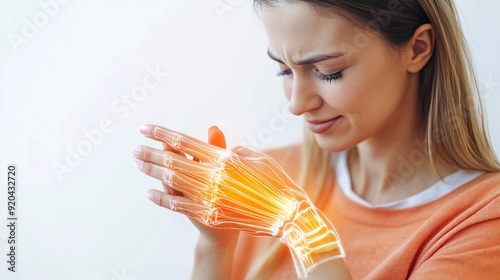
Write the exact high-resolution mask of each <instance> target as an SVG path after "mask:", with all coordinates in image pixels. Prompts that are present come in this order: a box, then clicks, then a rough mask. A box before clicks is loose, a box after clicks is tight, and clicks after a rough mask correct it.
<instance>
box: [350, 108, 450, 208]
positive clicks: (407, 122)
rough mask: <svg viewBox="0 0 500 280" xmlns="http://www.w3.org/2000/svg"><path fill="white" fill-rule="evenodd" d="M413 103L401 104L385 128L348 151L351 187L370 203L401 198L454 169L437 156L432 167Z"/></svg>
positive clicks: (438, 179)
mask: <svg viewBox="0 0 500 280" xmlns="http://www.w3.org/2000/svg"><path fill="white" fill-rule="evenodd" d="M413 104H417V102H414V103H413ZM414 107H415V108H412V107H411V106H402V108H404V110H400V112H397V114H395V115H394V116H393V117H392V119H391V120H390V121H389V122H388V123H389V125H387V126H386V128H385V129H381V130H380V131H379V132H378V133H377V134H376V135H374V136H372V137H370V138H369V139H367V140H365V141H363V142H361V143H360V144H358V145H357V146H356V147H355V148H353V149H351V150H350V151H349V154H348V166H349V170H350V175H351V182H352V188H353V190H354V192H355V193H357V194H358V195H359V196H361V197H362V198H364V199H365V200H367V201H369V202H371V203H374V204H380V203H387V202H392V201H396V200H399V199H404V198H406V197H409V196H411V195H414V194H416V193H419V192H421V191H423V190H425V189H427V188H429V187H430V186H432V185H433V184H435V183H436V182H438V181H440V180H441V179H442V178H444V177H446V176H447V175H449V174H451V173H453V172H454V171H456V170H454V169H453V168H451V167H450V166H449V165H448V164H446V163H445V162H444V161H442V160H440V159H439V158H434V161H435V167H436V171H437V172H435V171H434V170H433V169H432V168H431V166H430V164H429V162H428V160H426V150H425V145H424V141H423V135H424V133H423V131H422V129H421V125H420V121H419V120H418V117H416V116H418V111H417V110H418V109H417V106H414Z"/></svg>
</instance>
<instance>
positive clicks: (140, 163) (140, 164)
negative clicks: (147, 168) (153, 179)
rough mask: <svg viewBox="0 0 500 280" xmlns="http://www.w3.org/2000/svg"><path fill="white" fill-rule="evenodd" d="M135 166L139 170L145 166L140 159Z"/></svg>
mask: <svg viewBox="0 0 500 280" xmlns="http://www.w3.org/2000/svg"><path fill="white" fill-rule="evenodd" d="M135 166H136V167H137V168H139V169H141V170H142V167H143V166H144V161H142V160H140V159H136V160H135Z"/></svg>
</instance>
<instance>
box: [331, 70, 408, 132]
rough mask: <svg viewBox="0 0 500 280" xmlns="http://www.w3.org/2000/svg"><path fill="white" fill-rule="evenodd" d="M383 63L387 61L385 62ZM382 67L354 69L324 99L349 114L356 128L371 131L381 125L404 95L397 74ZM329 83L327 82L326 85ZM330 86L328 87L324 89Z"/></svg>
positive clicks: (351, 122) (350, 120)
mask: <svg viewBox="0 0 500 280" xmlns="http://www.w3.org/2000/svg"><path fill="white" fill-rule="evenodd" d="M382 65H383V64H382ZM384 69H386V67H385V66H383V67H380V69H352V71H351V73H347V72H346V75H345V77H344V78H345V79H344V78H343V79H341V80H339V81H338V82H337V86H336V87H335V89H334V90H332V88H331V85H330V94H325V95H324V96H325V97H324V100H325V101H327V102H328V103H329V104H330V106H331V107H333V108H335V109H337V110H338V111H339V112H340V113H341V114H343V115H345V116H346V117H347V118H348V120H349V123H350V124H351V125H352V126H354V128H355V130H360V131H364V132H367V133H368V132H369V131H371V130H372V129H376V127H378V126H380V125H381V124H382V123H383V122H384V120H386V119H387V118H388V117H389V116H390V115H391V114H392V112H393V111H394V110H396V109H397V104H398V103H399V101H398V100H400V98H401V89H399V85H397V84H396V83H395V80H396V79H397V78H396V77H395V76H394V75H393V74H396V73H387V72H386V71H384ZM325 87H326V86H325ZM326 91H327V89H326V88H324V89H323V92H326ZM363 134H364V133H363Z"/></svg>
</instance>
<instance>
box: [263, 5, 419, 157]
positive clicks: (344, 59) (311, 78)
mask: <svg viewBox="0 0 500 280" xmlns="http://www.w3.org/2000/svg"><path fill="white" fill-rule="evenodd" d="M262 16H263V21H264V25H265V28H266V31H267V35H268V40H269V55H270V57H271V58H273V59H274V60H276V61H278V63H279V66H280V70H281V71H280V75H282V76H283V77H282V78H283V84H284V90H285V93H286V96H287V98H288V99H289V101H290V104H289V109H290V111H291V112H292V113H293V114H296V115H303V116H304V118H305V120H306V121H307V125H308V126H309V129H311V131H312V132H313V133H314V135H315V137H316V140H317V142H318V144H319V146H320V147H321V148H323V149H326V150H329V151H341V150H346V149H350V148H352V147H353V146H355V145H357V144H358V143H360V142H362V141H364V140H367V139H379V140H382V141H379V142H383V139H384V138H387V137H388V136H389V137H390V135H391V134H390V133H389V131H394V129H395V127H394V126H401V122H402V121H405V120H406V121H407V120H408V116H409V113H410V114H413V115H414V114H415V112H414V110H415V108H414V107H415V103H416V102H415V96H416V94H413V93H411V92H410V88H411V87H410V82H409V79H408V73H407V71H406V70H405V67H404V59H403V54H402V53H403V51H399V52H398V51H395V50H393V49H391V48H390V47H389V46H388V45H387V43H386V41H384V40H383V39H382V38H381V37H379V36H378V35H376V34H374V33H370V32H367V31H365V28H364V27H363V26H359V25H356V24H354V23H353V22H352V21H350V20H348V19H346V18H345V17H342V16H340V15H338V16H335V14H332V15H328V16H320V15H318V14H317V13H316V11H315V10H314V9H313V8H312V6H310V4H307V3H304V2H301V1H296V2H294V3H283V4H280V5H279V6H277V7H267V6H265V5H264V7H263V8H262ZM414 86H415V85H414ZM386 140H387V139H386Z"/></svg>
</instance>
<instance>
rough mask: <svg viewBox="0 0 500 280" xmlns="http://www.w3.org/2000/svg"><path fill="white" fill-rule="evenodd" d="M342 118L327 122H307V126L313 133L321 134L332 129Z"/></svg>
mask: <svg viewBox="0 0 500 280" xmlns="http://www.w3.org/2000/svg"><path fill="white" fill-rule="evenodd" d="M341 117H342V116H338V117H335V118H333V119H329V120H325V121H307V126H308V127H309V129H310V130H311V131H312V132H313V133H316V134H321V133H323V132H326V131H327V130H328V129H329V128H330V127H332V126H333V125H334V124H335V123H336V122H337V121H338V120H339V119H340V118H341Z"/></svg>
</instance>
